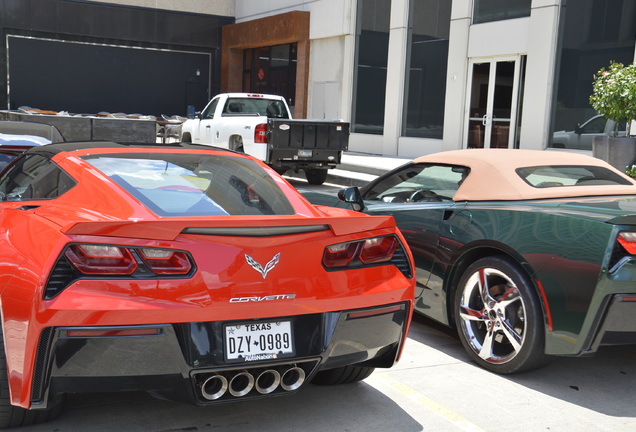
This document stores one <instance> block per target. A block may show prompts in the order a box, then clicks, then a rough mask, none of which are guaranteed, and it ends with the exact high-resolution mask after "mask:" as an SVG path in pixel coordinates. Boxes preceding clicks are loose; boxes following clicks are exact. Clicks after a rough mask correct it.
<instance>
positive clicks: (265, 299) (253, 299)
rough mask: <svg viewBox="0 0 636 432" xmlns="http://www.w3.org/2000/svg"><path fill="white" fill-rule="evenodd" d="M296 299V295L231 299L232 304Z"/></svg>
mask: <svg viewBox="0 0 636 432" xmlns="http://www.w3.org/2000/svg"><path fill="white" fill-rule="evenodd" d="M293 298H296V294H274V295H268V296H263V297H259V296H254V297H234V298H231V299H230V303H247V302H262V301H273V300H290V299H293Z"/></svg>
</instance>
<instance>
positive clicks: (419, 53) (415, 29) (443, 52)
mask: <svg viewBox="0 0 636 432" xmlns="http://www.w3.org/2000/svg"><path fill="white" fill-rule="evenodd" d="M450 13H451V2H449V1H447V0H425V1H423V0H411V1H410V12H409V45H408V60H407V61H408V63H407V72H406V81H405V83H406V84H405V89H404V94H405V95H406V98H405V100H404V104H405V110H404V112H405V115H404V119H403V127H402V134H403V135H404V136H409V137H422V138H437V139H442V138H443V128H444V106H445V97H446V65H447V63H448V37H449V31H450Z"/></svg>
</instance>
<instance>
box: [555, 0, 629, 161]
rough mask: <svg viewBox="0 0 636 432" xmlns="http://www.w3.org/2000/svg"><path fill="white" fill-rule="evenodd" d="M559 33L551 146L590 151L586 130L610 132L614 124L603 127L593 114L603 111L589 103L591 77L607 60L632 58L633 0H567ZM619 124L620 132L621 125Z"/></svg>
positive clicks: (605, 66)
mask: <svg viewBox="0 0 636 432" xmlns="http://www.w3.org/2000/svg"><path fill="white" fill-rule="evenodd" d="M559 33H560V34H559V46H558V52H557V61H558V64H557V65H556V71H557V75H556V77H555V80H554V81H555V89H554V95H555V100H554V101H553V107H554V108H553V114H552V131H551V132H552V136H551V140H550V142H549V146H550V147H559V148H571V149H584V150H592V142H593V136H592V135H586V134H603V135H609V134H610V132H608V131H612V130H613V129H614V128H615V125H614V124H611V125H608V127H607V128H604V129H603V130H601V128H600V123H602V122H603V121H604V120H601V119H598V118H597V119H594V117H595V116H596V115H597V114H602V113H597V112H596V111H594V109H593V108H592V107H591V106H590V99H589V98H590V94H591V93H592V81H593V76H594V74H595V73H597V72H598V71H599V69H601V68H603V67H604V68H607V66H609V64H610V62H611V61H616V62H618V63H623V64H630V63H632V62H633V61H634V35H635V34H636V7H635V2H634V1H625V0H568V1H567V5H562V6H561V19H560V28H559ZM590 120H591V121H592V122H594V123H595V125H596V126H598V128H597V129H595V130H594V131H592V130H591V129H590V128H592V126H593V125H590V124H589V123H591V122H590ZM578 125H581V126H582V127H583V128H584V130H582V129H580V128H579V127H578ZM618 129H619V135H620V132H622V131H624V130H625V126H623V125H622V124H621V125H619V128H618ZM623 135H624V132H623Z"/></svg>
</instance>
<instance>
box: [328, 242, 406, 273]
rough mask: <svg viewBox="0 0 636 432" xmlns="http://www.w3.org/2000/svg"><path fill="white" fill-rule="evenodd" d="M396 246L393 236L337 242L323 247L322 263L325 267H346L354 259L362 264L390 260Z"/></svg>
mask: <svg viewBox="0 0 636 432" xmlns="http://www.w3.org/2000/svg"><path fill="white" fill-rule="evenodd" d="M397 246H398V240H397V239H396V238H395V237H393V236H385V237H374V238H370V239H365V240H360V241H355V242H349V243H339V244H335V245H331V246H327V247H326V248H325V252H324V254H323V257H322V263H323V264H324V266H325V267H329V268H334V267H347V266H349V265H351V264H352V263H353V262H354V261H355V260H356V259H358V260H360V262H362V263H363V264H376V263H382V262H387V261H390V260H391V259H392V258H393V254H394V253H395V250H396V248H397Z"/></svg>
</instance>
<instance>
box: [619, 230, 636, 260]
mask: <svg viewBox="0 0 636 432" xmlns="http://www.w3.org/2000/svg"><path fill="white" fill-rule="evenodd" d="M618 242H619V243H620V244H621V246H623V247H624V248H625V250H626V251H627V252H628V253H630V254H632V255H636V232H629V231H623V232H621V233H619V234H618Z"/></svg>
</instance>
